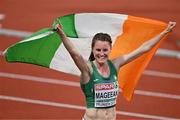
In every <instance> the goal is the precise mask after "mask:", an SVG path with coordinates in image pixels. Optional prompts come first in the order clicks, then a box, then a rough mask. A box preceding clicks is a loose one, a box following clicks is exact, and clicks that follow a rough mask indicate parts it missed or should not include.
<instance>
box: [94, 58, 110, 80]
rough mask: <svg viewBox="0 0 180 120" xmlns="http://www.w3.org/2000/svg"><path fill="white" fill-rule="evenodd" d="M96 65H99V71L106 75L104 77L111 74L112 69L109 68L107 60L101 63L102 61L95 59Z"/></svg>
mask: <svg viewBox="0 0 180 120" xmlns="http://www.w3.org/2000/svg"><path fill="white" fill-rule="evenodd" d="M95 65H96V67H97V70H98V72H99V73H100V74H101V75H102V76H104V77H108V76H109V73H110V70H109V66H108V64H107V62H105V63H102V64H101V63H98V62H97V61H95Z"/></svg>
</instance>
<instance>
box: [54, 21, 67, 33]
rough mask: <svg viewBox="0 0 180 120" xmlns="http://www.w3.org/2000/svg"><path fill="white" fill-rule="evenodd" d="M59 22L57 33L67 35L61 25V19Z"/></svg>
mask: <svg viewBox="0 0 180 120" xmlns="http://www.w3.org/2000/svg"><path fill="white" fill-rule="evenodd" d="M57 21H58V24H57V25H56V26H55V30H56V31H57V33H58V34H59V35H61V36H62V35H65V33H64V31H63V27H62V24H61V23H60V21H59V19H57Z"/></svg>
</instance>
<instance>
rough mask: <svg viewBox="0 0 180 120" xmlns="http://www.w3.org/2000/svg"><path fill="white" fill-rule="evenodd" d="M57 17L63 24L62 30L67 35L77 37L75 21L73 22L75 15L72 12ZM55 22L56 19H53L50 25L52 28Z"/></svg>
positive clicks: (56, 22)
mask: <svg viewBox="0 0 180 120" xmlns="http://www.w3.org/2000/svg"><path fill="white" fill-rule="evenodd" d="M58 19H59V20H60V22H61V24H62V26H63V30H64V32H65V34H66V35H67V36H68V37H72V38H78V35H77V33H76V29H75V23H74V22H75V15H74V14H70V15H65V16H63V17H59V18H58ZM57 24H58V21H57V20H55V21H54V23H53V25H52V28H53V29H54V28H55V26H56V25H57Z"/></svg>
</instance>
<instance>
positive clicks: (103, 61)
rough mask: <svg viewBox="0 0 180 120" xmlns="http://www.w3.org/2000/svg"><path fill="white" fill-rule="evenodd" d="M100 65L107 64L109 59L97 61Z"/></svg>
mask: <svg viewBox="0 0 180 120" xmlns="http://www.w3.org/2000/svg"><path fill="white" fill-rule="evenodd" d="M96 61H97V62H98V63H99V64H104V63H106V62H107V59H105V60H96Z"/></svg>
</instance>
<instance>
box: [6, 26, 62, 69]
mask: <svg viewBox="0 0 180 120" xmlns="http://www.w3.org/2000/svg"><path fill="white" fill-rule="evenodd" d="M47 32H49V33H51V34H48V35H46V36H43V34H47ZM37 35H39V36H41V35H42V36H43V37H41V38H37V39H33V40H29V41H26V40H27V39H25V40H24V41H22V42H19V43H17V44H15V45H14V46H11V47H10V48H9V49H8V50H7V51H6V60H7V61H9V62H25V63H31V64H37V65H42V66H45V67H49V64H50V62H51V60H52V58H53V57H54V54H55V52H56V50H57V49H58V47H59V46H60V44H61V40H60V37H59V35H58V34H57V33H56V32H53V31H52V30H51V29H43V30H40V31H38V32H36V33H34V34H32V35H31V37H28V39H31V38H32V37H33V36H37Z"/></svg>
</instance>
